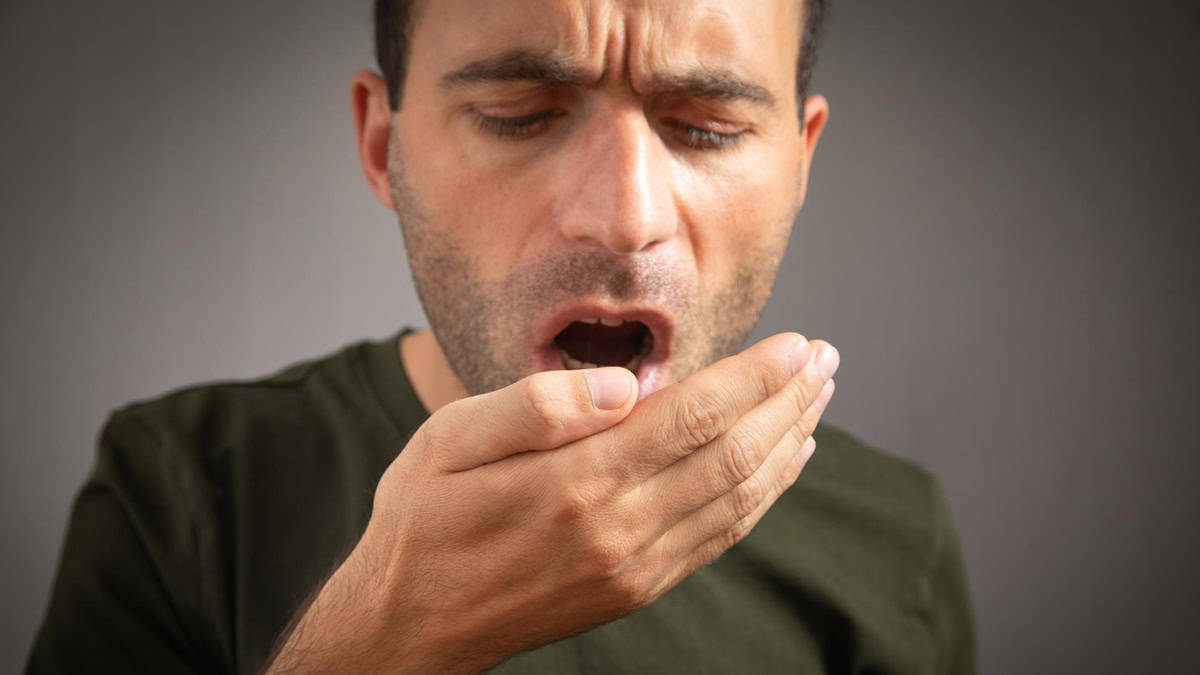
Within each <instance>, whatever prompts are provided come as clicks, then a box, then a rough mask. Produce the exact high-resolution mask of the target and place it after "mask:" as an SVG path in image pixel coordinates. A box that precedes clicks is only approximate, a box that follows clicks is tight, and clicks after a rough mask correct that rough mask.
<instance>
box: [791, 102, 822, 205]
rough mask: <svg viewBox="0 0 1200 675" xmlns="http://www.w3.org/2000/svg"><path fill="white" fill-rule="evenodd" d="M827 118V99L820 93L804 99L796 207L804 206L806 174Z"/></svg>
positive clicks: (806, 186) (810, 166)
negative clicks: (801, 154)
mask: <svg viewBox="0 0 1200 675" xmlns="http://www.w3.org/2000/svg"><path fill="white" fill-rule="evenodd" d="M828 120H829V101H827V100H825V97H824V96H821V95H820V94H813V95H812V96H809V97H808V98H807V99H806V100H805V101H804V128H803V129H801V130H800V136H801V138H800V152H801V153H803V156H802V157H801V158H800V163H801V166H800V184H799V185H798V186H797V188H798V189H797V190H796V208H797V209H799V208H800V207H801V206H804V196H805V195H806V194H807V193H808V174H809V169H811V168H812V160H813V154H815V153H816V151H817V142H818V141H820V140H821V132H822V131H824V130H825V123H826V122H827V121H828Z"/></svg>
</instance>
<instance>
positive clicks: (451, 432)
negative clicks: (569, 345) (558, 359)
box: [414, 368, 637, 471]
mask: <svg viewBox="0 0 1200 675" xmlns="http://www.w3.org/2000/svg"><path fill="white" fill-rule="evenodd" d="M635 402H637V379H636V378H635V377H634V376H633V373H631V372H629V371H628V370H626V369H624V368H594V369H590V370H551V371H546V372H541V373H535V374H533V375H530V376H529V377H526V378H524V379H522V380H519V381H518V382H516V383H514V384H511V385H509V386H507V387H505V388H503V389H498V390H496V391H493V392H489V393H487V394H481V395H479V396H471V397H469V398H464V399H459V400H457V401H455V402H453V403H450V404H448V405H446V406H443V407H442V408H441V409H439V410H438V411H437V412H436V413H434V414H433V415H432V416H431V417H430V418H429V420H428V421H426V422H425V424H424V425H422V426H421V428H420V430H418V432H417V437H418V438H420V439H421V441H422V446H423V449H424V451H425V452H428V453H429V455H430V456H431V457H432V459H433V462H434V464H435V466H437V467H438V468H439V469H441V470H443V471H466V470H468V469H474V468H475V467H478V466H482V465H484V464H487V463H489V462H495V461H497V460H500V459H504V458H505V457H509V456H511V455H515V454H518V453H521V452H525V451H528V450H550V449H553V448H557V447H560V446H563V445H566V444H567V443H571V442H573V441H577V440H579V439H581V438H586V437H588V436H591V435H592V434H595V433H597V432H600V431H603V430H605V429H607V428H609V427H611V426H613V425H614V424H616V423H617V422H620V421H621V420H623V419H625V416H626V415H628V414H629V411H630V410H632V409H633V404H634V403H635ZM414 440H417V439H414Z"/></svg>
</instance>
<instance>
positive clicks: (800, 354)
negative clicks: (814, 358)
mask: <svg viewBox="0 0 1200 675" xmlns="http://www.w3.org/2000/svg"><path fill="white" fill-rule="evenodd" d="M810 351H812V346H811V345H809V344H808V339H807V338H805V337H804V336H803V335H801V336H800V338H799V339H798V340H796V343H795V344H794V345H792V374H793V375H795V374H796V373H798V372H800V369H801V368H803V367H804V364H805V363H808V353H809V352H810Z"/></svg>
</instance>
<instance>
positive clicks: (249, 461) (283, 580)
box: [28, 337, 974, 673]
mask: <svg viewBox="0 0 1200 675" xmlns="http://www.w3.org/2000/svg"><path fill="white" fill-rule="evenodd" d="M427 416H428V414H427V413H426V412H425V410H424V409H423V408H422V407H421V405H420V403H419V402H418V400H417V398H416V395H415V394H414V392H413V390H412V386H411V385H410V384H409V382H408V379H407V378H406V377H405V374H404V369H403V367H402V365H401V363H400V361H399V358H398V355H397V350H396V337H392V338H390V339H387V340H384V341H381V342H364V343H359V344H355V345H352V346H350V347H347V348H345V349H343V350H342V351H340V352H338V353H336V354H334V355H332V356H328V357H326V358H322V359H319V360H314V361H310V362H306V363H302V364H298V365H295V366H292V367H291V368H288V369H287V370H285V371H283V372H281V373H279V374H276V375H274V376H272V377H269V378H267V379H263V380H260V381H255V382H235V383H225V384H214V385H206V386H200V387H193V388H189V389H184V390H182V391H177V392H175V393H172V394H169V395H166V396H163V397H161V398H158V399H155V400H152V401H149V402H144V403H138V404H135V405H131V406H129V407H126V408H124V409H122V410H120V411H118V412H116V413H114V414H113V415H112V417H111V419H110V420H109V421H108V423H107V425H106V426H105V428H104V430H103V432H102V433H101V436H100V442H99V451H98V456H97V459H96V464H95V468H94V469H93V471H92V473H91V476H90V477H89V478H88V480H87V483H86V484H85V485H84V486H83V488H82V490H81V491H80V493H79V496H78V498H77V499H76V502H75V505H74V511H73V514H72V516H71V520H70V524H69V526H68V530H67V536H66V543H65V545H64V548H63V553H62V558H61V560H60V562H59V569H58V574H57V578H56V580H55V583H54V588H53V591H52V594H51V598H50V605H49V608H48V610H47V613H46V617H45V621H44V623H43V625H42V627H41V630H40V632H39V633H38V635H37V638H36V640H35V643H34V646H33V652H32V655H31V657H30V661H29V666H28V670H29V672H31V673H60V672H64V673H65V672H88V673H96V672H113V673H117V672H120V673H135V672H147V673H192V672H194V673H254V672H257V671H259V670H260V669H261V668H262V666H263V663H264V660H265V659H266V658H267V656H268V654H269V652H270V649H271V647H272V644H273V642H274V641H275V639H276V637H277V635H278V634H279V633H280V631H282V630H283V628H284V627H285V626H286V625H287V623H288V620H289V619H290V618H291V616H292V614H293V613H294V612H295V610H296V609H297V607H298V606H299V605H300V604H301V603H302V602H303V601H304V600H305V598H306V597H308V596H309V595H310V594H311V593H312V592H313V591H314V590H315V588H316V587H317V586H318V584H320V583H321V581H322V580H323V579H324V578H325V576H326V575H327V574H328V573H329V572H330V571H331V568H333V567H334V566H336V565H337V563H338V562H339V561H340V559H341V557H342V556H343V555H344V554H345V553H346V552H347V551H348V550H349V549H350V548H351V547H352V546H353V545H354V543H355V542H356V541H357V540H358V537H359V536H360V535H361V533H362V531H363V529H364V528H365V526H366V522H367V519H368V517H369V516H370V509H371V504H372V495H373V492H374V489H375V486H376V483H377V482H378V480H379V478H380V476H381V475H382V473H383V471H384V469H385V468H386V467H387V466H388V464H389V463H390V462H391V461H392V460H393V459H394V458H395V457H396V455H397V453H399V452H400V450H401V449H402V448H403V447H404V445H405V443H406V442H407V439H408V438H409V437H410V436H411V435H412V433H413V432H414V431H415V430H416V429H417V427H418V426H420V425H421V423H422V422H424V420H425V419H426V417H427ZM815 435H816V439H817V452H816V454H815V455H814V456H813V459H812V460H811V461H810V462H809V464H808V466H807V468H806V469H805V470H804V473H803V474H802V475H801V476H800V479H799V480H798V481H797V482H796V484H795V486H793V487H792V488H791V490H789V491H788V492H787V493H785V494H784V495H783V496H782V497H781V498H780V499H779V501H778V502H777V503H776V504H775V506H774V507H773V508H772V509H771V511H770V512H769V513H767V515H766V516H765V517H764V518H763V519H762V520H761V521H760V523H759V524H758V526H757V527H756V528H755V530H754V531H753V532H752V533H751V534H750V535H749V536H748V537H747V538H746V539H745V540H744V541H742V542H741V543H739V544H737V545H736V546H734V547H733V548H732V549H730V550H729V551H728V552H726V553H725V554H724V555H723V556H721V557H720V558H719V559H718V560H717V561H716V562H714V563H713V564H711V565H709V566H707V567H705V568H703V569H701V570H700V571H698V572H697V573H696V574H694V575H693V576H692V577H690V578H688V579H687V580H685V581H684V582H683V583H681V584H680V585H679V586H677V587H676V588H675V589H673V590H671V591H669V592H668V593H667V594H666V595H664V596H663V597H662V598H660V599H659V600H658V601H657V602H655V603H654V604H652V605H651V606H650V607H648V608H646V609H643V610H641V611H639V612H637V613H635V614H632V615H630V616H627V617H625V618H623V619H620V620H617V621H614V622H612V623H609V624H606V625H604V626H601V627H599V628H596V629H593V630H591V631H589V632H586V633H583V634H581V635H577V636H575V637H572V638H568V639H564V640H560V641H559V642H556V643H553V644H550V645H547V646H545V647H542V648H540V649H536V650H532V651H529V652H525V653H522V654H518V655H516V656H514V657H512V658H510V659H508V660H507V661H504V662H503V663H501V664H499V665H498V666H497V667H496V669H495V670H496V672H544V673H607V672H667V671H669V672H687V673H696V672H714V673H715V672H720V673H750V672H783V671H786V672H797V673H819V672H831V673H852V672H856V673H970V672H974V636H973V626H972V618H971V609H970V602H969V597H968V591H967V583H966V578H965V574H964V569H963V563H962V557H961V552H960V548H959V542H958V537H957V535H956V533H955V529H954V525H953V522H952V520H951V518H950V514H949V511H948V508H947V505H946V501H945V499H944V497H943V496H942V494H941V492H940V490H939V488H938V485H937V483H936V481H935V480H934V479H933V478H932V477H931V476H930V475H929V474H928V473H927V472H925V471H924V470H922V469H920V468H918V467H916V466H914V465H913V464H911V463H909V462H906V461H902V460H900V459H896V458H894V457H890V456H888V455H885V454H882V453H880V452H878V451H875V450H872V449H870V448H867V447H866V446H864V445H863V444H861V443H859V442H858V441H856V440H854V439H853V438H851V437H850V436H848V435H847V434H845V433H843V432H841V431H838V430H836V429H834V428H833V427H831V426H829V425H825V424H822V425H821V426H820V427H819V428H818V430H817V432H816V434H815Z"/></svg>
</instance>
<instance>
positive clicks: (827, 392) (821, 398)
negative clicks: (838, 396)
mask: <svg viewBox="0 0 1200 675" xmlns="http://www.w3.org/2000/svg"><path fill="white" fill-rule="evenodd" d="M834 386H836V385H834V381H833V380H825V386H823V387H821V393H819V394H817V400H816V401H813V406H815V407H816V409H817V410H818V411H820V412H824V411H825V408H826V406H828V405H829V400H830V399H832V398H833V388H834Z"/></svg>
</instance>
